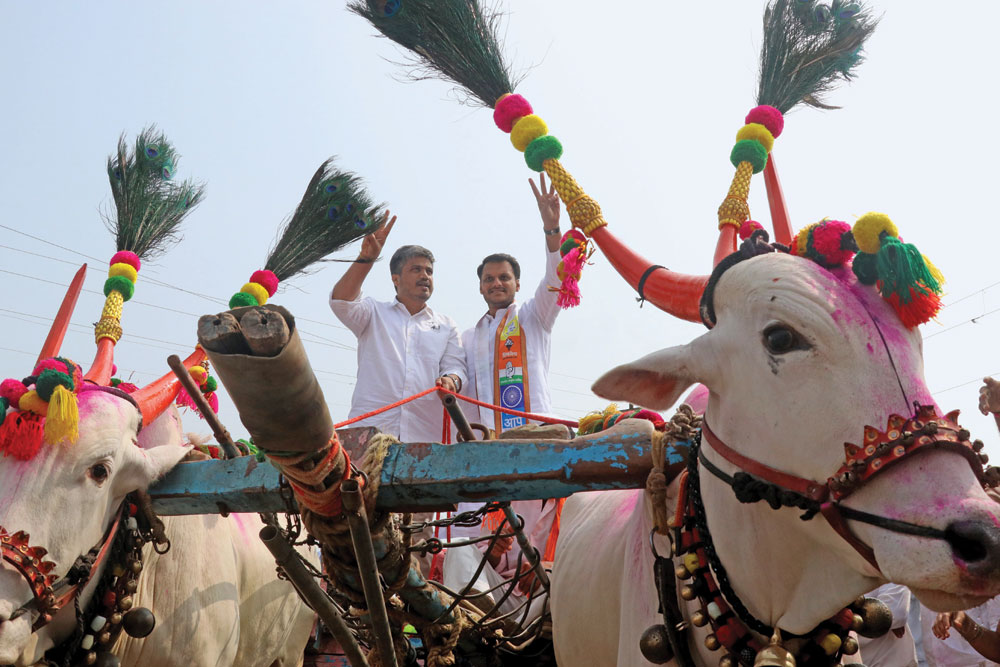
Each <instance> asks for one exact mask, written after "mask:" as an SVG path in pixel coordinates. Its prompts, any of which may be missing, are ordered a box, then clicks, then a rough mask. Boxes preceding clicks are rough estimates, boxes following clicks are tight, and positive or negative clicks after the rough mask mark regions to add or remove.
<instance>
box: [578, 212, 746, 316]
mask: <svg viewBox="0 0 1000 667" xmlns="http://www.w3.org/2000/svg"><path fill="white" fill-rule="evenodd" d="M727 226H728V225H727ZM590 236H591V238H593V239H594V242H595V243H597V246H598V247H599V248H600V249H601V252H603V253H604V256H605V257H607V258H608V261H609V262H610V263H611V266H613V267H614V268H615V270H616V271H617V272H618V273H619V274H620V275H621V277H622V278H624V279H625V281H626V282H628V284H629V285H631V286H632V288H633V289H635V290H636V291H638V292H639V294H640V296H642V297H643V298H645V300H646V301H649V302H650V303H651V304H653V305H654V306H656V307H657V308H659V309H660V310H663V311H665V312H667V313H669V314H671V315H673V316H674V317H679V318H681V319H682V320H688V321H689V322H701V315H700V314H699V312H698V304H699V302H700V301H701V294H702V292H704V291H705V285H706V284H708V276H689V275H685V274H682V273H677V272H676V271H671V270H670V269H666V268H663V267H656V268H654V266H655V265H654V264H653V263H652V262H650V261H649V260H647V259H645V258H643V257H641V256H640V255H638V254H636V253H635V252H633V251H632V249H631V248H629V247H628V246H626V245H625V244H624V243H622V242H621V241H620V240H619V239H618V238H617V237H616V236H615V235H614V234H612V233H611V232H609V231H608V228H607V227H599V228H598V229H595V230H593V231H592V232H591V234H590ZM643 278H645V281H643ZM640 282H643V284H642V289H639V287H640V285H639V283H640Z"/></svg>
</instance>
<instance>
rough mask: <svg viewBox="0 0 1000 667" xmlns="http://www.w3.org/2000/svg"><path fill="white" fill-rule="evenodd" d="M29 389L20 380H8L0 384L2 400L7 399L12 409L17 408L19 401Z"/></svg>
mask: <svg viewBox="0 0 1000 667" xmlns="http://www.w3.org/2000/svg"><path fill="white" fill-rule="evenodd" d="M27 391H28V388H27V387H25V386H24V383H23V382H21V381H20V380H15V379H13V378H8V379H6V380H4V381H3V382H0V398H6V399H7V401H8V402H9V403H10V405H11V407H15V408H16V407H17V403H18V401H20V400H21V397H22V396H24V394H25V393H27Z"/></svg>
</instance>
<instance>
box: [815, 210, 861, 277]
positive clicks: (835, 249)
mask: <svg viewBox="0 0 1000 667" xmlns="http://www.w3.org/2000/svg"><path fill="white" fill-rule="evenodd" d="M850 233H851V226H850V225H849V224H847V223H846V222H843V221H841V220H824V221H823V222H821V223H819V224H818V225H816V227H815V228H814V229H813V230H812V247H813V249H814V250H816V252H818V253H820V254H821V255H822V256H823V264H825V265H827V266H842V265H844V264H846V263H847V262H848V260H850V259H851V257H852V256H853V255H854V251H853V250H851V249H846V250H845V249H843V248H842V247H841V244H842V242H843V238H844V235H845V234H850Z"/></svg>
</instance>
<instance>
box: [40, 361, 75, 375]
mask: <svg viewBox="0 0 1000 667" xmlns="http://www.w3.org/2000/svg"><path fill="white" fill-rule="evenodd" d="M44 371H58V372H60V373H66V374H67V375H70V374H71V373H72V371H71V370H70V369H69V367H68V366H67V365H66V362H64V361H63V360H61V359H59V358H57V357H49V358H48V359H42V360H41V361H39V362H38V364H37V365H36V366H35V370H33V371H31V374H32V375H41V374H42V373H43V372H44Z"/></svg>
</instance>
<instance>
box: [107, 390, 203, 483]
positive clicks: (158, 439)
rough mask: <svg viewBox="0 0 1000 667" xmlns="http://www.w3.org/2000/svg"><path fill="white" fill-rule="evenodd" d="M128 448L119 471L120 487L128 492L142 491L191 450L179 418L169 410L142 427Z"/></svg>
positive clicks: (174, 411)
mask: <svg viewBox="0 0 1000 667" xmlns="http://www.w3.org/2000/svg"><path fill="white" fill-rule="evenodd" d="M136 444H137V445H138V446H137V447H133V448H131V450H130V452H129V457H128V459H127V461H126V463H125V468H124V470H123V471H122V473H123V474H122V477H123V479H122V484H123V485H124V486H127V487H128V489H127V490H128V491H133V490H135V489H145V488H146V487H148V486H149V485H150V484H152V483H153V482H154V481H156V480H157V479H159V478H160V477H163V476H164V475H165V474H167V472H169V471H170V469H171V468H173V467H174V466H175V465H177V464H178V463H179V462H180V460H181V459H182V458H184V456H185V455H186V454H187V453H188V452H189V451H190V450H191V445H189V444H187V443H186V442H185V441H184V434H183V432H182V424H181V420H180V415H179V414H178V413H177V410H176V408H173V407H172V408H171V409H170V410H167V411H165V412H164V413H163V414H162V415H160V416H159V417H158V418H157V419H156V420H155V421H154V422H153V423H152V424H149V425H147V426H146V427H144V428H143V429H142V430H141V431H140V432H139V436H138V439H137V442H136Z"/></svg>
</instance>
